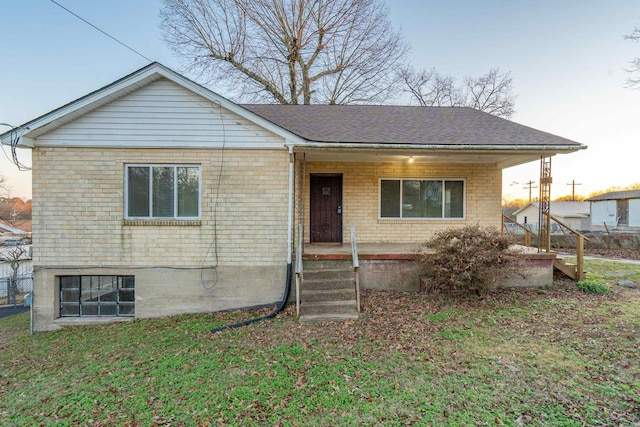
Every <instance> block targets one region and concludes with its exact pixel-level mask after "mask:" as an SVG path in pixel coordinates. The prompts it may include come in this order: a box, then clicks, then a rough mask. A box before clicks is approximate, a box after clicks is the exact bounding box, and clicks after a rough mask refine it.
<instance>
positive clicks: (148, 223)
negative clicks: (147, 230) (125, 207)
mask: <svg viewBox="0 0 640 427" xmlns="http://www.w3.org/2000/svg"><path fill="white" fill-rule="evenodd" d="M122 225H124V226H125V227H157V226H160V227H166V226H179V227H199V226H201V225H202V221H201V220H199V219H190V220H183V219H149V220H146V219H125V220H123V221H122Z"/></svg>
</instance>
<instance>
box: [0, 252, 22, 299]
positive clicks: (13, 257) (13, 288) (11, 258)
mask: <svg viewBox="0 0 640 427" xmlns="http://www.w3.org/2000/svg"><path fill="white" fill-rule="evenodd" d="M27 255H28V253H27V248H26V246H24V245H16V246H11V247H10V248H9V249H6V250H5V251H3V252H0V262H7V263H9V267H10V268H11V276H10V277H8V279H9V280H8V287H7V304H13V305H15V304H16V296H17V294H18V279H19V277H20V274H19V273H20V266H21V264H22V263H23V262H24V260H25V259H26V257H27Z"/></svg>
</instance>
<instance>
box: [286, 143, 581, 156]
mask: <svg viewBox="0 0 640 427" xmlns="http://www.w3.org/2000/svg"><path fill="white" fill-rule="evenodd" d="M586 148H587V146H586V145H582V144H580V145H560V144H559V145H542V146H541V145H522V144H508V145H505V144H478V145H476V144H459V145H454V144H428V143H427V144H394V143H353V142H316V141H305V142H303V143H301V144H296V150H297V151H310V150H327V149H337V150H352V151H359V150H380V149H383V150H389V151H396V150H435V151H451V152H456V151H466V152H469V151H478V152H484V151H494V152H495V151H498V152H500V151H502V152H513V151H517V152H531V153H547V152H549V153H553V154H560V153H572V152H575V151H579V150H584V149H586Z"/></svg>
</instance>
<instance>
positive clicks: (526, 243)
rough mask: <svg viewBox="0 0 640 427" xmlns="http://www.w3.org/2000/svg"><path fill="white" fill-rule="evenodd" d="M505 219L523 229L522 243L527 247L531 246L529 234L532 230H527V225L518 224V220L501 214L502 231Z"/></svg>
mask: <svg viewBox="0 0 640 427" xmlns="http://www.w3.org/2000/svg"><path fill="white" fill-rule="evenodd" d="M505 221H508V222H511V223H512V224H515V225H517V226H518V227H520V228H521V229H523V230H524V244H525V246H527V247H529V246H531V235H532V234H533V232H532V231H531V230H529V229H528V228H527V227H525V226H524V225H522V224H520V223H519V222H517V221H515V220H513V219H511V218H509V217H508V216H506V215H505V214H502V232H503V233H504V223H505Z"/></svg>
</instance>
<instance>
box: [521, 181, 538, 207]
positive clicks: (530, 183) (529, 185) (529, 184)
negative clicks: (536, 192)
mask: <svg viewBox="0 0 640 427" xmlns="http://www.w3.org/2000/svg"><path fill="white" fill-rule="evenodd" d="M535 183H536V182H535V181H531V180H529V182H525V183H524V185H526V186H528V187H524V189H525V190H526V189H527V188H529V203H531V189H532V188H538V187H534V186H533V184H535Z"/></svg>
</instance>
